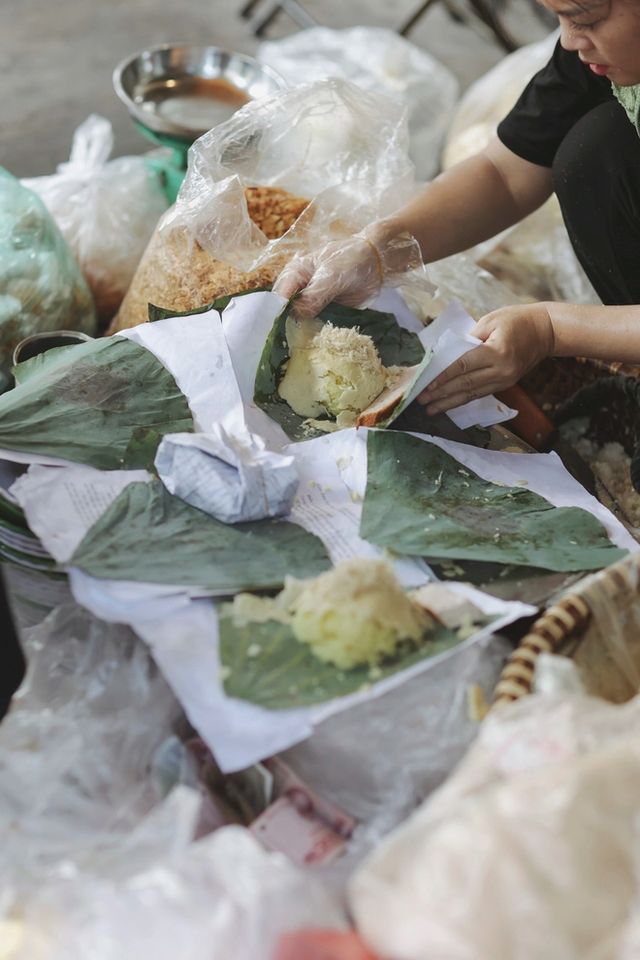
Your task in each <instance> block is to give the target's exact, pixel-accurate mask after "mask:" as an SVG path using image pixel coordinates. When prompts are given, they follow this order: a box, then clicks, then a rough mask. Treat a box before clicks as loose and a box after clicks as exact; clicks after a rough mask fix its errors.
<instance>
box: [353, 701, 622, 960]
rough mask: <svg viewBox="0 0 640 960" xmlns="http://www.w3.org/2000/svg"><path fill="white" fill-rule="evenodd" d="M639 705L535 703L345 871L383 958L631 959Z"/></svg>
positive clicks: (488, 734) (490, 736)
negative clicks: (357, 865)
mask: <svg viewBox="0 0 640 960" xmlns="http://www.w3.org/2000/svg"><path fill="white" fill-rule="evenodd" d="M639 733H640V697H636V698H635V699H633V700H631V701H629V702H628V703H626V704H624V705H623V706H615V705H613V704H609V703H606V702H605V701H603V700H599V699H596V698H590V697H588V696H586V695H584V694H567V693H565V692H562V693H559V694H557V695H549V696H542V695H534V696H529V697H526V698H524V699H522V700H520V701H517V702H516V703H514V704H510V705H508V706H506V707H504V708H500V709H499V710H497V711H496V712H495V713H492V714H490V715H489V717H488V718H487V719H486V720H485V721H484V723H483V724H482V727H481V730H480V736H479V738H478V740H477V741H476V743H475V744H474V746H473V747H472V748H471V750H470V751H469V753H468V755H467V756H466V758H465V759H464V760H463V762H462V763H461V765H460V766H459V767H458V769H457V770H456V772H455V773H454V775H453V776H452V777H451V779H450V780H449V781H448V782H447V783H446V784H445V785H444V787H442V789H441V790H440V791H438V793H436V794H434V795H433V796H432V797H431V798H430V799H429V800H428V801H427V802H426V803H425V804H424V805H423V806H422V807H421V808H420V809H419V810H418V811H417V812H416V813H415V814H414V815H413V817H412V818H411V819H410V820H408V821H407V823H406V824H404V825H403V826H402V827H400V828H399V829H398V830H397V831H396V832H395V834H393V835H391V836H389V837H388V838H387V839H386V840H385V841H383V843H382V844H381V845H380V847H379V848H378V849H377V850H376V851H375V852H374V853H373V854H372V856H371V857H370V858H369V859H368V861H367V862H366V863H365V864H364V865H363V866H362V867H361V868H360V870H359V871H358V872H357V873H356V875H355V877H354V879H353V880H352V883H351V890H350V894H351V895H350V901H351V907H352V910H353V913H354V916H355V919H356V922H357V924H358V926H359V928H360V931H361V933H362V934H363V935H364V937H365V939H366V940H367V942H368V943H369V944H370V945H371V946H372V947H373V948H374V949H375V950H377V951H378V952H379V953H380V954H381V956H385V957H386V956H392V957H394V960H432V958H433V957H437V958H438V960H460V958H462V957H464V958H465V960H486V958H487V957H491V958H493V960H541V958H547V957H549V958H551V957H554V958H555V957H562V958H563V960H587V958H588V960H630V958H631V957H636V956H637V953H635V952H633V951H632V949H631V947H632V944H633V943H634V942H635V943H636V944H637V937H638V929H639V926H640V882H639V878H640V872H639V867H640V831H639V824H638V817H637V811H638V806H639V805H640V747H639V746H638V734H639Z"/></svg>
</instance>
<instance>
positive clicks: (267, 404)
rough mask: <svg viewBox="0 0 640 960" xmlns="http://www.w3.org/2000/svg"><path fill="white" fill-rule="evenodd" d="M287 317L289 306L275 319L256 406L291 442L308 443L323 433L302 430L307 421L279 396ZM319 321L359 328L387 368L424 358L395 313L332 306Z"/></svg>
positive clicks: (285, 356)
mask: <svg viewBox="0 0 640 960" xmlns="http://www.w3.org/2000/svg"><path fill="white" fill-rule="evenodd" d="M288 315H289V306H287V307H285V309H284V310H283V311H282V313H281V314H280V315H279V316H278V317H277V318H276V320H275V322H274V325H273V329H272V331H271V333H270V335H269V337H268V338H267V342H266V344H265V348H264V351H263V353H262V357H261V359H260V363H259V365H258V372H257V375H256V382H255V402H256V404H257V405H258V406H259V407H260V408H261V409H262V410H264V411H265V413H267V414H268V415H269V416H270V417H271V418H272V419H273V420H275V421H276V422H277V423H279V424H280V426H281V427H282V428H283V430H284V431H285V433H286V434H287V436H288V437H290V438H291V439H292V440H309V439H311V438H312V437H317V436H321V435H322V431H320V430H317V429H314V428H313V427H309V426H303V424H304V422H305V417H304V416H301V415H299V414H297V413H294V411H293V410H292V409H291V407H290V406H289V404H288V403H287V402H286V400H284V399H283V398H282V397H281V396H280V394H279V392H278V387H279V386H280V383H281V382H282V380H283V379H284V375H285V370H286V364H287V361H288V360H289V357H290V353H289V344H288V342H287V335H286V322H287V317H288ZM318 319H319V320H320V321H322V322H323V323H331V324H332V325H333V326H334V327H338V328H348V329H353V328H357V329H358V330H359V331H360V333H362V334H365V335H366V336H368V337H371V339H372V340H373V343H374V346H375V348H376V350H377V352H378V354H379V357H380V360H381V361H382V364H383V365H384V366H385V367H393V366H401V367H411V366H414V365H416V364H419V363H420V361H421V360H422V358H423V356H424V347H423V346H422V344H421V343H420V340H419V339H418V336H417V334H415V333H412V332H410V331H409V330H405V329H404V328H403V327H401V326H400V324H399V323H398V321H397V320H396V318H395V316H394V315H393V314H392V313H384V312H382V311H380V310H371V309H365V310H359V309H356V308H355V307H343V306H341V305H340V304H337V303H331V304H329V306H327V307H325V309H324V310H322V311H321V313H320V314H319V316H318Z"/></svg>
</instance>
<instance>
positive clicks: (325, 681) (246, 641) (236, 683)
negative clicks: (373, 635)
mask: <svg viewBox="0 0 640 960" xmlns="http://www.w3.org/2000/svg"><path fill="white" fill-rule="evenodd" d="M483 622H488V619H487V620H486V621H483ZM219 624H220V659H221V662H222V665H223V667H224V668H225V669H224V676H225V679H224V681H223V683H224V689H225V692H226V693H227V694H228V696H230V697H238V698H239V699H241V700H249V701H250V702H251V703H257V704H259V705H260V706H262V707H269V708H270V709H272V710H287V709H290V708H292V707H305V706H311V705H312V704H314V703H324V702H325V701H326V700H333V699H334V698H335V697H344V696H346V695H347V694H349V693H355V692H356V691H357V690H361V689H366V688H367V687H368V686H370V685H371V683H372V682H374V681H375V682H378V681H379V680H383V679H385V678H386V677H389V676H391V675H392V674H394V673H398V671H400V670H405V669H406V668H407V667H411V666H413V664H415V663H419V662H420V661H421V660H425V659H428V658H429V657H434V656H436V654H439V653H444V652H445V651H446V650H450V649H451V648H452V647H455V646H457V645H458V644H459V643H461V642H462V641H461V640H460V638H459V637H458V636H457V635H456V634H455V633H453V632H452V631H451V630H447V629H446V628H445V627H437V628H436V629H435V630H433V631H430V632H429V633H428V634H426V635H425V638H424V641H423V643H422V644H421V645H419V646H417V647H416V646H415V645H407V646H406V647H405V648H403V649H401V650H399V651H398V653H397V654H396V655H395V656H394V657H390V658H388V660H386V661H385V662H383V663H382V664H381V665H380V667H379V668H377V669H376V670H375V671H373V672H372V671H371V668H370V667H368V666H362V667H356V668H355V669H354V670H344V671H343V670H338V668H337V667H334V666H332V665H331V664H328V663H323V662H322V661H321V660H318V659H317V658H316V657H314V655H313V654H312V652H311V650H310V648H309V647H308V646H307V644H305V643H300V642H299V641H298V640H296V638H295V636H294V635H293V632H292V630H291V628H290V627H288V626H286V625H284V624H282V623H276V622H275V621H273V620H270V621H267V622H266V623H249V624H247V625H246V626H243V627H237V626H234V623H233V620H232V619H231V617H230V616H226V615H224V614H223V613H221V614H219ZM478 629H479V628H478Z"/></svg>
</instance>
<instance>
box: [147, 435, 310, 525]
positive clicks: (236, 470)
mask: <svg viewBox="0 0 640 960" xmlns="http://www.w3.org/2000/svg"><path fill="white" fill-rule="evenodd" d="M155 466H156V470H157V471H158V476H159V477H160V479H161V480H162V482H163V483H164V485H165V487H166V488H167V490H168V491H169V493H173V494H174V495H175V496H176V497H180V499H181V500H184V501H186V503H190V504H191V506H192V507H197V508H198V509H199V510H203V511H204V512H205V513H208V514H209V515H210V516H212V517H215V518H216V520H220V521H222V523H241V522H244V521H247V520H262V519H263V518H264V517H281V516H283V515H284V514H285V513H287V512H288V511H289V508H290V506H291V503H292V501H293V498H294V496H295V492H296V490H297V488H298V472H297V470H296V466H295V461H294V458H293V457H291V456H285V455H284V454H281V453H274V452H272V451H271V450H267V446H266V443H265V442H264V440H263V439H262V437H260V436H258V435H257V434H250V433H248V432H247V433H245V434H240V435H238V434H234V433H227V431H226V430H225V429H224V427H223V426H222V425H221V424H219V423H215V424H213V425H212V427H211V430H210V432H209V433H207V434H202V433H199V434H191V433H177V434H176V433H174V434H171V435H170V436H167V437H165V438H164V439H163V440H162V442H161V444H160V446H159V447H158V452H157V454H156V459H155Z"/></svg>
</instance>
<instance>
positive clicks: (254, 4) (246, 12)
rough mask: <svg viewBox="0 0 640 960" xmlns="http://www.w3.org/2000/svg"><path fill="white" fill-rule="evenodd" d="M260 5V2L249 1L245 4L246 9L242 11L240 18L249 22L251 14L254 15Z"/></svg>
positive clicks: (258, 0)
mask: <svg viewBox="0 0 640 960" xmlns="http://www.w3.org/2000/svg"><path fill="white" fill-rule="evenodd" d="M259 3H260V0H249V2H248V3H245V5H244V7H242V9H241V10H240V16H241V17H243V18H244V19H245V20H248V19H249V17H250V16H251V14H252V13H253V11H254V9H255V7H257V5H258V4H259Z"/></svg>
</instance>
